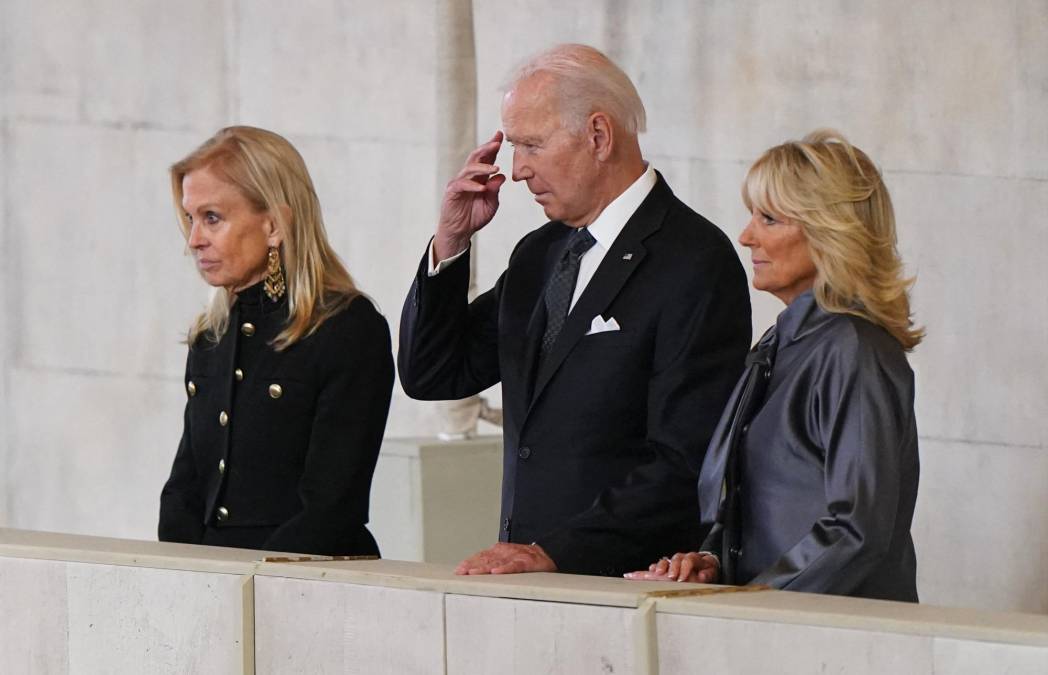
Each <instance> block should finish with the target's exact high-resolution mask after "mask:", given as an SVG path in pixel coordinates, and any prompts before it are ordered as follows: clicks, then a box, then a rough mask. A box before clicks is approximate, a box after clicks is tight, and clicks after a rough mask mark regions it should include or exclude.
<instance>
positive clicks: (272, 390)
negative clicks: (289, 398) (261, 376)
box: [269, 384, 284, 398]
mask: <svg viewBox="0 0 1048 675" xmlns="http://www.w3.org/2000/svg"><path fill="white" fill-rule="evenodd" d="M283 395H284V388H283V387H281V386H280V385H279V384H271V385H269V397H270V398H280V397H281V396H283Z"/></svg>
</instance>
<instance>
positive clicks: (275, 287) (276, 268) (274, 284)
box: [262, 246, 287, 302]
mask: <svg viewBox="0 0 1048 675" xmlns="http://www.w3.org/2000/svg"><path fill="white" fill-rule="evenodd" d="M262 288H263V290H265V292H266V295H268V296H269V299H270V300H272V301H273V302H276V301H277V300H279V299H280V298H282V297H284V291H285V290H287V284H286V283H285V282H284V268H283V267H282V266H281V265H280V254H279V253H278V252H277V249H276V247H275V246H270V247H269V254H268V259H267V267H266V279H265V282H264V283H263V284H262Z"/></svg>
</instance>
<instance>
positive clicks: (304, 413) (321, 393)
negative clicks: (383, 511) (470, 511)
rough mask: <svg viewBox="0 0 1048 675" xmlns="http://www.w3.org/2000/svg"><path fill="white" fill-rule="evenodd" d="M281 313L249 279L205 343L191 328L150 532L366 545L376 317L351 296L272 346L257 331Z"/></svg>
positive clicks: (381, 338)
mask: <svg viewBox="0 0 1048 675" xmlns="http://www.w3.org/2000/svg"><path fill="white" fill-rule="evenodd" d="M286 319H287V302H286V298H284V299H283V300H282V301H280V302H277V303H273V302H271V301H270V300H269V299H268V298H266V297H265V296H263V295H262V290H261V284H259V285H258V286H254V287H252V288H249V289H246V290H245V291H243V292H242V293H241V294H240V296H239V299H238V300H237V302H236V303H235V304H234V305H233V308H232V309H231V311H230V323H229V329H228V330H227V331H226V333H225V335H223V336H222V339H221V340H220V341H219V342H218V344H217V345H215V344H213V343H211V342H209V341H208V340H207V339H206V338H204V337H200V338H199V339H198V340H197V341H196V344H194V345H193V346H192V347H191V348H190V350H189V357H188V362H187V364H186V387H187V393H188V394H189V396H188V400H187V402H186V409H185V426H184V431H183V433H182V440H181V442H180V443H179V446H178V452H177V454H176V455H175V460H174V464H173V466H172V468H171V477H170V478H169V479H168V481H167V484H166V485H165V486H164V489H163V491H162V493H161V496H160V523H159V536H160V540H161V541H178V542H186V543H192V544H200V543H203V544H214V545H224V546H238V547H242V548H260V549H266V550H271V551H291V552H301V553H317V554H323V555H349V554H377V553H378V547H377V546H376V544H375V540H374V539H373V538H372V536H371V534H370V533H369V532H368V531H367V528H366V527H365V524H366V523H367V521H368V501H369V494H370V489H371V477H372V473H373V472H374V468H375V462H376V460H377V458H378V453H379V448H380V446H381V444H382V434H383V431H384V430H385V426H386V416H387V414H388V411H389V401H390V395H391V392H392V388H393V357H392V352H391V348H390V347H391V346H390V337H389V328H388V327H387V325H386V321H385V319H383V318H382V316H381V315H380V314H379V313H378V312H377V311H376V310H375V308H374V306H373V305H372V304H371V302H370V301H369V300H368V299H367V298H365V297H363V296H358V297H357V298H355V299H354V300H353V301H352V302H351V303H350V304H349V306H348V307H346V309H345V310H343V311H342V312H340V313H338V314H336V315H335V316H333V317H331V318H330V319H328V320H327V321H325V322H324V323H323V324H321V325H320V327H319V328H318V329H317V330H316V332H314V333H313V334H312V335H310V336H308V337H306V338H303V339H302V340H300V341H299V342H297V343H295V344H294V345H292V346H291V347H288V348H287V349H285V350H284V351H279V352H278V351H276V350H275V349H273V348H272V347H271V346H270V344H269V343H270V341H271V340H272V339H273V338H275V337H276V336H277V334H278V333H279V332H280V331H281V330H283V328H284V325H285V322H286ZM245 323H249V324H251V326H252V327H253V329H254V330H253V332H252V333H251V334H250V335H248V334H246V332H245V331H244V330H243V326H244V324H245ZM247 332H251V331H250V330H249V331H247ZM275 387H279V389H276V388H275ZM223 412H224V413H225V415H226V418H225V420H226V422H225V424H222V422H221V420H220V419H219V417H220V415H221V414H222V413H223Z"/></svg>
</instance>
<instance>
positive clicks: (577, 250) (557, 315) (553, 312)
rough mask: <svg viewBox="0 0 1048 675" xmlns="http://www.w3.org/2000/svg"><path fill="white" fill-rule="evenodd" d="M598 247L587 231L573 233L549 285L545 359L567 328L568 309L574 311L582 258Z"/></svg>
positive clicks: (543, 347) (544, 340)
mask: <svg viewBox="0 0 1048 675" xmlns="http://www.w3.org/2000/svg"><path fill="white" fill-rule="evenodd" d="M596 243H597V240H596V239H594V238H593V235H592V234H590V233H589V231H588V230H586V228H584V227H580V228H579V229H577V230H575V231H574V232H572V233H571V237H570V238H569V239H568V247H567V249H565V251H564V256H563V257H562V258H561V259H560V262H559V263H558V264H557V268H556V269H555V270H554V271H553V276H551V277H550V279H549V283H547V284H546V295H545V302H546V331H545V332H544V333H543V334H542V358H546V355H548V354H549V352H550V350H551V349H552V348H553V343H555V342H556V341H557V336H558V335H560V331H561V329H563V328H564V321H565V320H566V319H567V318H568V308H569V307H571V296H572V295H574V294H575V282H576V281H577V280H578V278H579V265H580V263H581V261H582V256H583V255H584V254H585V253H586V251H588V250H590V248H592V247H593V245H594V244H596Z"/></svg>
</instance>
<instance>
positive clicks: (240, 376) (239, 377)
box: [233, 368, 244, 382]
mask: <svg viewBox="0 0 1048 675" xmlns="http://www.w3.org/2000/svg"><path fill="white" fill-rule="evenodd" d="M233 374H234V375H236V378H237V382H239V381H241V380H242V379H244V371H242V370H240V369H239V368H237V369H236V370H234V371H233Z"/></svg>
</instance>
